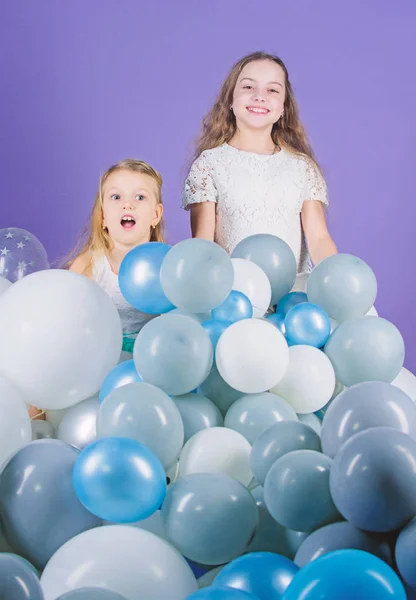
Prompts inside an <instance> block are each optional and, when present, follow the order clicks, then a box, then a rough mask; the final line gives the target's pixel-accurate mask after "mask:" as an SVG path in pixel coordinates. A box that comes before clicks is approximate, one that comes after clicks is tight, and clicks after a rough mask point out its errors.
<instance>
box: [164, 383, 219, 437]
mask: <svg viewBox="0 0 416 600" xmlns="http://www.w3.org/2000/svg"><path fill="white" fill-rule="evenodd" d="M172 400H173V401H174V402H175V404H176V406H177V407H178V409H179V412H180V413H181V417H182V421H183V427H184V434H185V442H187V441H188V440H189V438H191V437H192V436H193V435H194V434H195V433H198V431H201V430H202V429H208V428H209V427H222V426H223V425H224V419H223V418H222V415H221V413H220V411H219V409H218V408H217V407H216V405H215V404H214V403H213V402H212V400H210V399H209V398H206V397H205V396H202V395H201V394H185V395H184V396H173V398H172Z"/></svg>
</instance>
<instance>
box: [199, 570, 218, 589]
mask: <svg viewBox="0 0 416 600" xmlns="http://www.w3.org/2000/svg"><path fill="white" fill-rule="evenodd" d="M222 569H223V565H220V566H219V567H214V568H213V569H211V570H210V571H207V573H205V574H204V575H201V577H199V578H198V587H199V588H200V589H202V588H206V587H209V586H210V585H211V584H212V583H213V581H214V579H215V578H216V576H217V575H218V573H219V572H220V571H221V570H222Z"/></svg>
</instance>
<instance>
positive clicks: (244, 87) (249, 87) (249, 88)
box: [243, 85, 253, 90]
mask: <svg viewBox="0 0 416 600" xmlns="http://www.w3.org/2000/svg"><path fill="white" fill-rule="evenodd" d="M243 89H244V90H251V89H253V86H252V85H245V86H243Z"/></svg>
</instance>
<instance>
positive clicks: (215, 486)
mask: <svg viewBox="0 0 416 600" xmlns="http://www.w3.org/2000/svg"><path fill="white" fill-rule="evenodd" d="M162 519H163V522H164V525H165V531H166V534H167V536H168V538H169V539H170V540H171V542H172V543H173V545H174V546H175V548H177V549H178V550H179V551H180V552H181V553H182V554H183V555H184V556H186V557H187V558H189V559H191V560H193V561H195V562H197V563H200V564H204V565H219V564H223V563H226V562H228V561H230V560H232V559H233V558H235V557H236V556H238V555H239V554H241V552H243V551H244V549H245V548H246V546H247V544H248V543H249V541H250V538H251V537H252V535H253V533H254V530H255V527H256V525H257V522H258V511H257V507H256V504H255V502H254V499H253V497H252V495H251V494H250V492H249V491H248V490H247V489H246V488H245V487H244V486H243V485H242V484H241V483H239V482H238V481H236V480H235V479H232V478H231V477H228V476H227V475H223V474H222V473H221V474H220V473H215V474H214V473H194V474H193V475H186V476H185V477H181V478H179V479H178V480H177V481H175V483H173V484H172V485H171V486H170V487H169V489H168V492H167V495H166V500H165V502H164V503H163V506H162Z"/></svg>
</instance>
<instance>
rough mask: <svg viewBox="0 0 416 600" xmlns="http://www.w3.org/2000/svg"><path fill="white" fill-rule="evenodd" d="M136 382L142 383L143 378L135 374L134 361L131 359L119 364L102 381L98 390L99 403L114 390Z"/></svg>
mask: <svg viewBox="0 0 416 600" xmlns="http://www.w3.org/2000/svg"><path fill="white" fill-rule="evenodd" d="M138 381H143V378H142V377H141V375H139V373H138V372H137V369H136V367H135V364H134V360H133V359H131V360H125V361H123V362H121V363H120V364H118V365H117V366H116V367H114V369H113V370H112V371H110V373H109V374H108V375H107V377H106V378H105V379H104V381H103V383H102V385H101V388H100V395H99V399H100V402H102V401H103V400H104V399H105V398H107V396H109V395H110V394H111V392H112V391H113V390H115V389H116V388H118V387H121V386H123V385H127V384H128V383H136V382H138Z"/></svg>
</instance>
